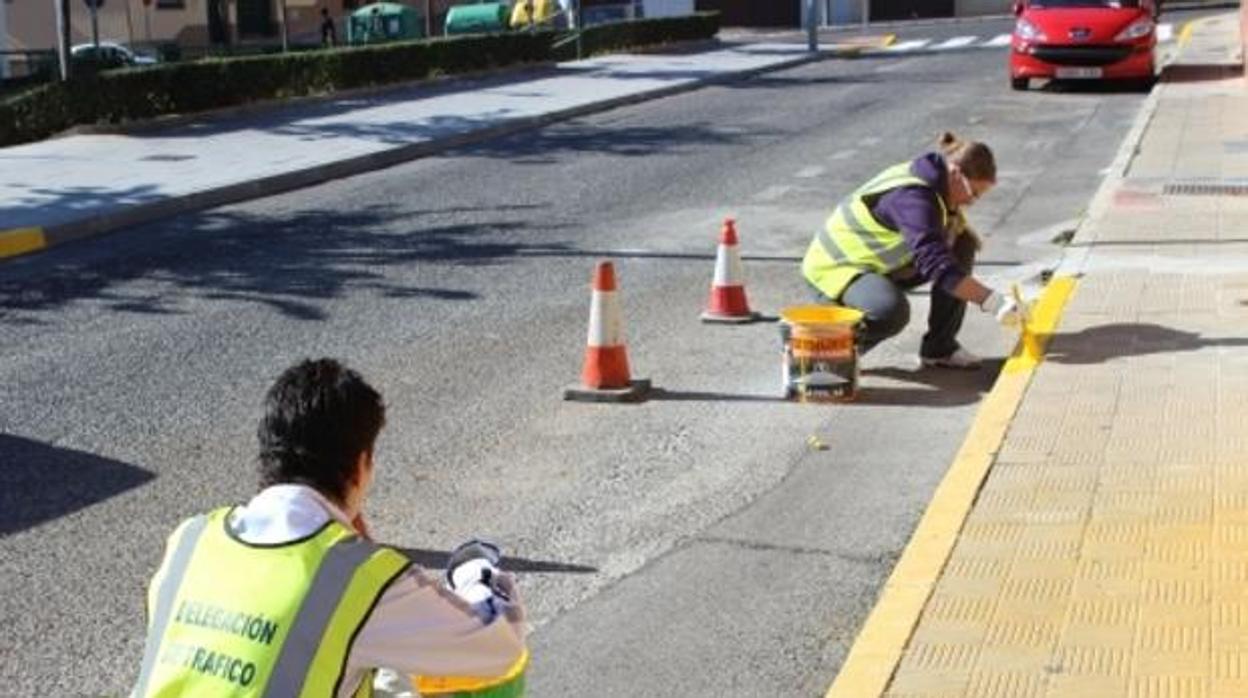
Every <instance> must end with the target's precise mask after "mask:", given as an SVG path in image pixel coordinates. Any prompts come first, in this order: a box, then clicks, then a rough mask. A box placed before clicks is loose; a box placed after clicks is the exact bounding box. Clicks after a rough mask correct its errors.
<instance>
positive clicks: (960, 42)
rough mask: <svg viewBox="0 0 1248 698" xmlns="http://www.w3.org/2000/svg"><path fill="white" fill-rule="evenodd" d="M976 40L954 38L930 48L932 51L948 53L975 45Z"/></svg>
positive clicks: (966, 37)
mask: <svg viewBox="0 0 1248 698" xmlns="http://www.w3.org/2000/svg"><path fill="white" fill-rule="evenodd" d="M978 38H979V37H978V36H955V37H953V38H952V39H947V40H945V41H944V43H939V44H936V45H935V46H933V47H932V50H933V51H948V50H949V49H954V48H963V47H966V46H970V45H971V44H973V43H975V41H976V40H977V39H978Z"/></svg>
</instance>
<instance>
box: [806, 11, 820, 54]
mask: <svg viewBox="0 0 1248 698" xmlns="http://www.w3.org/2000/svg"><path fill="white" fill-rule="evenodd" d="M818 14H819V11H818V10H817V9H816V7H815V0H806V48H807V49H808V50H810V51H811V52H812V53H813V52H815V51H818V50H819V27H818V25H817V24H816V22H815V18H816V16H817V15H818Z"/></svg>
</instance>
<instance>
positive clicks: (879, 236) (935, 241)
mask: <svg viewBox="0 0 1248 698" xmlns="http://www.w3.org/2000/svg"><path fill="white" fill-rule="evenodd" d="M938 146H939V147H938V149H937V150H936V151H935V152H930V153H927V154H925V155H922V156H920V157H918V158H916V159H915V160H913V161H910V162H903V163H901V164H898V165H894V166H892V167H889V168H887V169H885V170H884V171H883V172H881V173H879V174H878V175H876V176H875V177H872V178H871V179H870V180H869V181H867V182H866V183H865V184H863V185H862V186H861V187H859V188H858V189H857V190H856V191H854V192H853V193H852V194H850V195H849V196H848V197H846V198H845V200H844V201H842V202H841V203H840V205H839V206H837V207H836V209H835V210H834V211H833V212H832V215H831V216H829V218H828V219H827V222H826V224H825V225H824V227H823V229H822V230H820V231H819V232H818V233H817V234H816V235H815V238H814V240H813V241H812V242H811V243H810V247H809V248H808V249H807V251H806V255H805V257H804V258H803V260H802V275H803V276H804V277H805V278H806V281H807V282H808V283H809V284H810V285H811V286H813V287H814V288H815V290H816V292H817V294H818V297H819V300H820V301H821V302H826V303H834V304H838V305H843V306H847V307H851V308H856V309H858V310H861V311H862V312H863V313H864V315H865V318H864V324H865V328H864V330H863V333H862V335H861V336H860V337H859V343H860V348H861V350H862V351H863V352H866V351H868V350H870V349H871V348H872V347H874V346H876V345H877V344H879V343H880V342H881V341H883V340H885V339H888V338H889V337H892V336H894V335H896V334H898V333H899V332H901V331H902V329H903V328H905V326H906V324H907V323H909V321H910V303H909V301H908V300H906V296H905V291H906V290H908V289H912V288H915V287H917V286H920V285H922V284H924V283H931V284H932V292H931V309H930V311H929V313H928V319H927V333H926V334H925V335H924V336H923V343H922V346H921V347H920V350H919V357H920V362H921V364H922V365H923V366H936V367H946V368H966V369H970V368H978V367H979V365H980V363H981V361H980V359H979V357H977V356H975V355H974V354H972V353H971V352H969V351H967V350H966V349H964V348H963V347H962V346H961V345H960V344H958V341H957V335H958V332H959V331H960V330H961V328H962V320H963V318H964V316H965V314H966V305H967V303H974V304H976V305H977V306H979V308H980V309H981V310H983V311H984V312H986V313H989V314H990V315H992V316H994V317H995V318H996V319H997V320H998V321H999V322H1001V323H1002V324H1004V325H1007V326H1013V325H1016V324H1017V323H1018V322H1020V319H1021V317H1023V314H1024V313H1025V311H1026V309H1025V308H1020V307H1019V304H1018V302H1017V301H1016V300H1015V299H1014V298H1012V297H1011V296H1007V295H1004V294H1002V293H999V292H997V291H994V290H992V289H990V288H988V287H987V286H986V285H984V284H983V283H982V282H980V281H979V280H978V279H976V278H975V277H974V276H973V274H972V272H973V267H974V261H975V253H976V252H977V251H978V250H979V247H980V244H981V243H980V238H979V236H978V235H977V234H975V232H974V231H973V230H971V228H970V226H969V225H968V224H967V222H966V217H965V210H966V209H967V208H968V207H970V206H971V205H972V204H974V203H975V202H976V201H978V200H979V199H980V197H982V196H984V195H985V194H986V193H988V191H989V190H990V189H992V187H993V186H995V185H996V181H997V166H996V160H995V158H994V156H993V154H992V150H991V149H990V148H989V147H988V146H987V145H984V144H983V143H978V142H975V141H966V140H962V139H960V138H958V137H957V136H955V135H954V134H952V133H944V134H942V135H941V137H940V139H939V141H938Z"/></svg>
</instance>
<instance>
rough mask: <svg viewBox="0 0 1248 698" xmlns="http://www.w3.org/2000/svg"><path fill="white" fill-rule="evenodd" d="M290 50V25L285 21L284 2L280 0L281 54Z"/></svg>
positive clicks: (284, 0)
mask: <svg viewBox="0 0 1248 698" xmlns="http://www.w3.org/2000/svg"><path fill="white" fill-rule="evenodd" d="M289 50H290V24H289V23H287V21H286V0H282V53H286V52H287V51H289Z"/></svg>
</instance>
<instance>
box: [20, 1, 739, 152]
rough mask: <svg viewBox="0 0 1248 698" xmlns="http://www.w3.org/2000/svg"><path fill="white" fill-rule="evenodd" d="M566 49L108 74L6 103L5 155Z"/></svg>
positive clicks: (622, 40) (442, 42)
mask: <svg viewBox="0 0 1248 698" xmlns="http://www.w3.org/2000/svg"><path fill="white" fill-rule="evenodd" d="M0 1H2V0H0ZM718 29H719V17H718V14H717V13H699V14H697V15H693V16H689V17H675V18H664V19H647V20H636V21H631V22H613V23H609V24H604V25H597V26H594V27H590V28H589V29H586V30H585V31H584V32H583V33H582V45H583V50H584V51H585V53H586V55H590V54H593V53H602V52H608V51H614V50H619V49H623V48H628V47H633V46H643V45H652V44H661V43H667V42H671V41H684V40H693V39H704V38H710V37H712V36H714V35H715V33H716V32H717V31H718ZM567 39H568V35H566V34H556V33H554V32H548V31H538V32H512V33H506V34H489V35H478V36H462V37H449V38H439V39H432V40H427V41H425V40H422V41H411V42H402V43H391V44H379V45H371V46H356V47H345V48H339V49H329V50H323V51H310V52H305V53H287V54H279V55H261V56H246V57H236V58H212V59H205V60H200V61H194V62H188V63H167V64H159V65H154V66H146V67H142V68H126V69H122V70H109V71H104V72H101V73H98V74H95V75H84V76H81V77H77V78H75V79H73V80H70V81H68V82H56V83H49V84H46V85H42V86H39V87H36V88H33V89H30V90H27V91H24V92H21V93H20V94H18V95H15V96H13V97H11V98H9V99H6V100H3V101H0V146H6V145H15V144H18V143H26V142H29V141H34V140H39V139H41V138H46V137H48V136H51V135H53V134H55V133H58V132H60V131H64V130H65V129H68V128H71V127H73V126H77V125H82V124H101V123H122V122H126V121H134V120H141V119H150V118H152V117H156V116H161V115H166V114H187V113H194V112H200V111H205V110H209V109H218V108H222V107H231V106H238V105H242V104H248V103H252V102H258V101H264V100H273V99H283V98H287V97H297V96H304V95H313V94H325V93H331V92H334V91H337V90H345V89H352V88H358V87H368V86H373V85H385V84H390V83H397V82H405V81H412V80H421V79H425V78H429V77H433V76H436V75H449V74H455V73H463V72H469V71H477V70H485V69H489V68H496V67H501V66H506V65H514V64H521V63H533V62H540V61H549V60H563V59H566V58H569V57H574V56H571V55H570V54H569V53H568V52H569V51H571V52H572V54H574V53H575V51H576V46H575V42H574V41H568V40H567Z"/></svg>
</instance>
